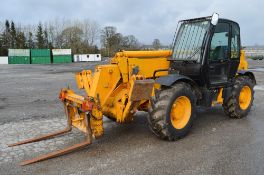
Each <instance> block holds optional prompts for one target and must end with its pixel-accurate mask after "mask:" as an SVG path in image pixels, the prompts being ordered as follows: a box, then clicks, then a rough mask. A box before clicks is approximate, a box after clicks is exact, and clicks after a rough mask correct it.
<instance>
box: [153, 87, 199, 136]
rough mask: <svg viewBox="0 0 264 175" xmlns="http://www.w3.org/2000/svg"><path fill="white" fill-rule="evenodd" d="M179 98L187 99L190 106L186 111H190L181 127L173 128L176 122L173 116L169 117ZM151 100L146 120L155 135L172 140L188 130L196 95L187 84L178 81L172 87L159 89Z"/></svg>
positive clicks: (193, 113) (192, 118)
mask: <svg viewBox="0 0 264 175" xmlns="http://www.w3.org/2000/svg"><path fill="white" fill-rule="evenodd" d="M180 98H185V99H187V103H188V104H189V105H188V106H190V108H188V109H187V111H190V112H189V114H190V116H189V117H188V118H187V120H185V121H186V122H185V121H184V123H183V125H182V126H183V127H181V128H175V126H177V123H176V124H175V121H174V118H173V119H172V118H171V114H172V113H171V112H172V109H174V107H175V102H176V101H177V100H178V99H180ZM188 100H189V102H188ZM152 102H153V103H152V108H151V109H150V111H149V118H148V121H149V127H150V129H151V131H152V132H153V133H154V134H155V135H157V136H158V137H159V138H161V139H164V140H170V141H174V140H177V139H180V138H183V137H184V136H185V135H186V134H187V133H188V132H189V131H190V129H191V127H192V124H193V120H194V118H195V116H196V96H195V93H194V91H193V89H192V87H191V86H190V85H189V84H187V83H184V82H179V83H176V84H175V85H173V86H172V87H169V88H166V89H162V90H159V91H158V92H157V93H156V95H155V99H153V101H152ZM173 105H174V106H173ZM178 113H179V112H178ZM174 114H175V112H174ZM176 114H177V113H176ZM177 121H178V120H177Z"/></svg>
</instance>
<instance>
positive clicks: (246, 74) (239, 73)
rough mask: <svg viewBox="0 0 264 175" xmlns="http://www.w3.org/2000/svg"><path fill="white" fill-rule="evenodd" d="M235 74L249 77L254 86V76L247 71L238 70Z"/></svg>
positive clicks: (255, 82)
mask: <svg viewBox="0 0 264 175" xmlns="http://www.w3.org/2000/svg"><path fill="white" fill-rule="evenodd" d="M237 74H238V75H244V76H248V77H250V78H251V79H252V80H253V82H254V84H255V85H256V84H257V81H256V78H255V75H254V74H253V72H251V71H248V70H239V71H237Z"/></svg>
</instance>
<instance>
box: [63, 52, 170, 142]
mask: <svg viewBox="0 0 264 175" xmlns="http://www.w3.org/2000/svg"><path fill="white" fill-rule="evenodd" d="M171 54H172V53H171V51H170V50H168V51H122V52H118V53H116V55H115V56H114V57H113V58H112V59H111V61H110V64H108V65H99V66H97V67H96V68H95V71H94V72H93V73H92V71H91V70H83V71H82V72H78V73H76V82H77V86H78V88H79V89H84V90H85V91H86V94H87V96H86V97H82V96H79V95H76V94H74V92H73V91H72V90H67V89H63V90H62V92H61V95H60V96H63V98H61V99H62V101H63V102H64V104H65V105H66V106H67V109H68V111H69V115H70V118H71V119H72V121H73V122H72V123H73V126H75V127H77V128H79V129H80V130H82V131H85V125H84V123H85V122H84V121H83V120H84V119H85V117H83V116H84V115H86V114H87V113H90V118H89V120H90V125H91V130H92V134H93V136H94V137H99V136H101V135H103V115H105V116H107V117H109V118H112V119H114V120H116V122H119V123H124V122H130V121H132V120H133V114H134V113H135V112H136V111H137V110H139V109H140V110H147V108H148V105H149V99H150V98H151V96H152V95H153V91H154V89H153V87H158V85H157V84H155V85H154V80H153V79H152V78H153V75H154V72H155V71H156V70H163V71H160V72H156V73H155V76H156V77H159V76H164V75H167V74H168V71H164V70H168V69H169V66H170V62H169V61H167V58H168V57H169V56H171ZM86 107H87V109H85V108H86Z"/></svg>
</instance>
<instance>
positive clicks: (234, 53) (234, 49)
mask: <svg viewBox="0 0 264 175" xmlns="http://www.w3.org/2000/svg"><path fill="white" fill-rule="evenodd" d="M239 57H240V38H239V27H238V26H237V25H235V24H233V25H232V37H231V59H239Z"/></svg>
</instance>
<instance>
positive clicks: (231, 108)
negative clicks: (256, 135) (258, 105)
mask: <svg viewBox="0 0 264 175" xmlns="http://www.w3.org/2000/svg"><path fill="white" fill-rule="evenodd" d="M253 88H254V83H253V82H252V80H251V79H250V78H249V77H247V76H239V77H237V78H236V80H235V85H234V87H233V89H232V92H231V94H230V95H229V97H228V98H227V99H224V103H223V108H224V111H225V113H226V114H227V115H228V116H229V117H230V118H242V117H245V116H247V114H248V112H249V111H250V109H251V106H252V103H253V100H254V89H253Z"/></svg>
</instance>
